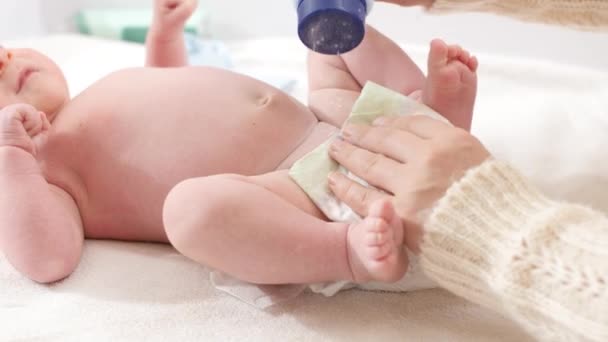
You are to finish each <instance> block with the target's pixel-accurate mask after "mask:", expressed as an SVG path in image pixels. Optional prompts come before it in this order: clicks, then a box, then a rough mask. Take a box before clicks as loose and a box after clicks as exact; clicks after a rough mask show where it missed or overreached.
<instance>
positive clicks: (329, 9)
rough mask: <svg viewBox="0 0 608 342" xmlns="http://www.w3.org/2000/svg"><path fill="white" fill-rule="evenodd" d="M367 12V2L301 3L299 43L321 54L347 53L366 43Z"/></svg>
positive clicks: (310, 0) (304, 0)
mask: <svg viewBox="0 0 608 342" xmlns="http://www.w3.org/2000/svg"><path fill="white" fill-rule="evenodd" d="M367 10H368V8H367V3H366V0H300V2H299V4H298V35H299V36H300V40H301V41H302V42H303V43H304V45H306V46H307V47H308V48H309V49H311V50H313V51H316V52H319V53H323V54H327V55H337V54H341V53H346V52H348V51H350V50H352V49H354V48H356V47H357V46H359V44H360V43H361V41H363V37H364V36H365V17H366V16H367Z"/></svg>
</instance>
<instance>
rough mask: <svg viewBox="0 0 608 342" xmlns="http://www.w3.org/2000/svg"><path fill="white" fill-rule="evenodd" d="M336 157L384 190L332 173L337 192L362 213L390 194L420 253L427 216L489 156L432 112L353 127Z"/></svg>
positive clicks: (333, 148)
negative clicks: (461, 179) (435, 116)
mask: <svg viewBox="0 0 608 342" xmlns="http://www.w3.org/2000/svg"><path fill="white" fill-rule="evenodd" d="M343 136H344V141H342V140H337V141H336V142H335V143H334V144H333V145H332V146H331V148H330V155H331V157H332V158H333V159H334V160H336V161H337V162H338V163H340V164H342V165H343V166H344V167H346V168H347V169H348V170H350V171H351V172H353V173H354V174H356V175H357V176H359V177H361V178H362V179H364V180H365V181H367V182H368V183H370V184H372V185H374V186H375V187H377V188H379V189H382V190H383V191H384V192H381V191H378V190H374V189H370V188H366V187H363V186H361V185H359V184H358V183H356V182H353V181H352V180H350V179H349V178H347V177H345V176H344V175H342V174H341V173H334V174H332V175H330V177H329V184H330V188H331V190H332V191H333V192H334V194H335V195H336V196H337V197H338V198H339V199H340V200H342V201H343V202H345V203H346V204H348V205H349V206H350V207H351V208H353V210H355V211H356V212H357V213H359V214H360V215H362V216H366V215H367V211H368V209H369V208H370V206H371V204H372V203H373V202H375V201H376V200H379V199H382V198H387V197H388V198H390V200H391V201H392V203H393V205H394V207H395V210H396V212H397V214H398V215H399V217H401V219H402V220H403V222H404V224H405V228H406V232H405V243H406V245H407V247H408V248H409V249H411V250H412V251H414V252H416V253H418V252H419V251H420V248H419V245H420V239H421V237H422V233H423V231H422V224H423V222H424V219H425V214H428V212H429V210H430V209H431V208H432V206H433V205H434V204H435V203H436V202H437V201H438V200H439V199H440V198H441V197H443V195H444V194H445V192H446V191H447V189H448V188H449V187H450V186H451V185H452V184H453V183H454V182H456V181H457V180H459V179H460V178H461V177H462V176H463V175H464V174H465V172H466V171H467V170H469V169H470V168H472V167H475V166H477V165H479V164H481V163H482V162H483V161H484V160H486V159H488V158H489V157H490V154H489V153H488V151H487V150H486V149H485V148H484V146H483V145H482V144H481V143H480V142H479V140H477V139H476V138H475V137H473V136H472V135H470V134H469V133H467V132H466V131H465V130H462V129H460V128H455V127H453V126H451V125H449V124H447V123H444V122H442V121H439V120H435V119H432V118H429V117H427V116H420V115H417V116H400V117H396V116H393V117H381V118H378V119H377V120H376V121H375V122H374V125H373V126H367V125H348V126H346V127H345V129H344V133H343Z"/></svg>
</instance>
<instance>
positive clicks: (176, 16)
mask: <svg viewBox="0 0 608 342" xmlns="http://www.w3.org/2000/svg"><path fill="white" fill-rule="evenodd" d="M196 6H197V0H154V23H153V25H154V26H155V27H156V29H159V30H161V31H162V32H164V33H167V32H168V33H171V34H174V33H177V32H178V31H181V30H183V29H184V24H185V23H186V21H187V20H188V18H190V16H191V15H192V13H194V10H196ZM159 33H160V32H159Z"/></svg>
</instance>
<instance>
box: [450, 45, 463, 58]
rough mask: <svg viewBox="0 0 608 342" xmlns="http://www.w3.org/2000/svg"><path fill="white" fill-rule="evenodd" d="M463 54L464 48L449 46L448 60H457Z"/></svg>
mask: <svg viewBox="0 0 608 342" xmlns="http://www.w3.org/2000/svg"><path fill="white" fill-rule="evenodd" d="M461 53H462V47H460V45H456V44H454V45H448V59H450V60H453V59H457V58H458V57H459V56H460V54H461Z"/></svg>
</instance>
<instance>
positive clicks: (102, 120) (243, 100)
mask: <svg viewBox="0 0 608 342" xmlns="http://www.w3.org/2000/svg"><path fill="white" fill-rule="evenodd" d="M316 126H317V119H316V117H315V116H314V114H313V113H312V112H311V111H310V110H309V109H308V108H307V107H305V106H304V105H302V104H300V103H299V102H298V101H297V100H295V99H293V98H291V97H289V96H287V95H285V94H283V93H281V92H280V91H279V90H276V89H274V88H272V87H270V86H267V85H265V84H263V83H260V82H258V81H255V80H253V79H250V78H247V77H244V76H240V75H237V74H233V73H230V72H227V71H221V70H216V69H208V68H181V69H143V68H142V69H129V70H124V71H120V72H117V73H115V74H112V75H110V76H108V77H107V78H105V79H103V80H101V81H99V82H98V83H96V84H95V85H93V86H92V87H90V88H89V89H87V90H86V91H85V92H83V93H82V94H81V95H79V96H78V97H76V98H75V99H74V100H73V101H72V102H71V103H70V104H69V105H68V106H67V107H66V108H65V109H64V110H63V111H62V112H61V113H60V115H59V116H58V117H57V119H56V120H55V121H54V123H53V131H52V133H51V136H50V139H49V141H48V144H47V146H46V148H45V149H44V150H43V153H42V154H41V155H42V165H43V170H45V172H46V173H47V177H48V178H49V180H50V181H51V182H55V183H58V185H60V186H62V187H64V188H66V190H67V191H68V192H70V193H71V194H72V196H73V197H74V198H75V199H76V201H77V203H78V206H79V208H80V211H81V215H82V218H83V222H84V224H85V231H86V233H87V236H89V237H95V238H115V239H149V240H161V241H164V240H165V239H166V237H165V235H164V229H163V228H162V205H163V201H164V199H165V197H166V194H167V193H168V192H169V190H170V189H171V188H172V187H173V186H174V185H175V184H177V183H178V182H180V181H182V180H184V179H187V178H192V177H200V176H207V175H213V174H218V173H238V174H243V175H256V174H262V173H265V172H269V171H273V170H275V169H277V168H278V167H279V166H281V165H283V166H284V163H283V162H284V161H285V160H286V158H288V157H289V156H290V155H292V152H293V151H294V150H296V149H297V147H298V146H300V145H301V144H302V142H304V141H305V140H307V138H308V137H309V136H310V135H311V133H313V132H314V131H316V129H315V127H316ZM308 140H310V139H308ZM303 152H304V151H303Z"/></svg>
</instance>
